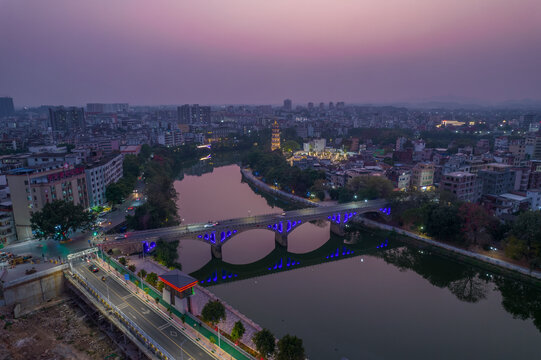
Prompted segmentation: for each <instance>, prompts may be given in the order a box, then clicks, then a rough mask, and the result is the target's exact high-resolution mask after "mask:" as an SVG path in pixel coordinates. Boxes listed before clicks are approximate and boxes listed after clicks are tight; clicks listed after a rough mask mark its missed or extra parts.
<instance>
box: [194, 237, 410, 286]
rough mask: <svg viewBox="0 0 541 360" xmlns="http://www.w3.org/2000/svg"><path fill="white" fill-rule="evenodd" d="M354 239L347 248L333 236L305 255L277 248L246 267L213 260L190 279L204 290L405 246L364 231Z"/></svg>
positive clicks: (338, 238) (399, 242) (396, 241)
mask: <svg viewBox="0 0 541 360" xmlns="http://www.w3.org/2000/svg"><path fill="white" fill-rule="evenodd" d="M353 237H354V238H355V239H354V241H353V242H352V243H348V244H345V243H344V238H343V237H340V236H337V235H334V234H331V237H330V239H329V240H328V241H327V242H326V243H325V244H323V245H322V246H321V247H319V248H318V249H316V250H314V251H311V252H308V253H304V254H293V253H290V252H288V251H287V249H286V248H283V247H280V246H277V247H276V248H275V249H274V250H273V251H272V252H271V253H269V254H268V255H267V256H265V257H264V258H263V259H261V260H258V261H256V262H253V263H251V264H245V265H237V264H229V263H227V262H225V261H222V260H219V259H212V260H211V261H209V262H208V263H207V264H206V265H205V266H204V267H203V268H201V269H199V270H198V271H195V272H193V273H191V274H190V275H191V276H193V277H195V278H196V279H198V280H199V282H200V284H201V285H202V286H210V285H216V284H221V283H226V282H231V281H237V280H243V279H248V278H251V277H255V276H262V275H269V274H274V273H277V272H283V271H289V270H294V269H298V268H302V267H307V266H314V265H318V264H322V263H327V262H331V261H339V260H343V259H349V258H353V257H359V256H362V255H371V254H375V253H376V252H382V251H385V250H387V249H390V248H394V247H397V246H402V245H403V243H402V242H401V241H399V240H392V239H388V238H385V237H383V236H382V234H381V233H380V232H372V231H371V230H369V229H366V230H362V231H360V232H358V234H357V235H353Z"/></svg>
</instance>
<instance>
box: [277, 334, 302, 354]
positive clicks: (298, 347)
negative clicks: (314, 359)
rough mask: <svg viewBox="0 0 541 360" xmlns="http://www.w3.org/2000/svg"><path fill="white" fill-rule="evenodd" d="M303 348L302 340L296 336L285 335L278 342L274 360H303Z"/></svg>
mask: <svg viewBox="0 0 541 360" xmlns="http://www.w3.org/2000/svg"><path fill="white" fill-rule="evenodd" d="M304 359H305V354H304V346H303V345H302V340H301V339H299V338H298V337H296V336H293V335H289V334H286V335H284V337H282V338H281V339H280V340H278V354H277V355H276V360H304Z"/></svg>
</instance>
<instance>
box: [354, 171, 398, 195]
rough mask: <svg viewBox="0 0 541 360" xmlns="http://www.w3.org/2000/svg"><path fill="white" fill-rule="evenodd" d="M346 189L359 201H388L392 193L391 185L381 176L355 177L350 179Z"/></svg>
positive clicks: (392, 187)
mask: <svg viewBox="0 0 541 360" xmlns="http://www.w3.org/2000/svg"><path fill="white" fill-rule="evenodd" d="M347 187H348V189H349V190H351V191H352V192H353V193H355V194H357V197H358V198H359V199H369V200H372V199H377V198H385V199H388V198H389V197H390V196H391V194H392V193H393V189H394V186H393V183H392V182H391V181H390V180H389V179H387V178H385V177H383V176H356V177H354V178H352V179H351V180H350V181H349V182H348V184H347Z"/></svg>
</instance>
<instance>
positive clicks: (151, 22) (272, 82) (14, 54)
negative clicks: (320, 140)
mask: <svg viewBox="0 0 541 360" xmlns="http://www.w3.org/2000/svg"><path fill="white" fill-rule="evenodd" d="M540 17H541V1H538V0H517V1H506V0H473V1H471V0H457V1H452V2H451V1H448V2H443V1H439V2H435V1H432V0H418V1H416V2H415V4H414V5H411V4H407V3H405V2H403V1H400V0H389V1H387V2H380V1H376V0H366V1H362V2H355V1H346V0H332V1H331V0H312V1H308V0H297V1H286V0H277V1H274V2H254V1H250V0H231V1H228V2H223V1H219V0H202V1H199V2H186V3H180V2H176V1H172V0H159V1H155V2H152V3H148V2H144V1H140V0H133V1H128V0H117V1H115V2H110V1H105V0H93V1H85V2H73V1H70V0H50V1H47V2H43V1H37V0H4V1H2V2H1V3H0V32H1V33H2V34H3V36H2V37H1V38H0V49H2V50H3V51H2V57H0V94H1V95H7V96H11V97H13V98H14V102H15V105H16V106H17V107H21V106H39V105H45V104H47V105H55V104H56V105H60V104H65V105H84V104H86V103H91V102H127V103H130V104H134V105H137V104H140V105H160V104H183V103H200V104H281V102H282V101H283V99H285V98H291V99H292V100H293V103H294V104H306V103H307V102H309V101H312V102H314V103H319V102H321V101H323V102H325V103H327V102H329V101H335V102H336V101H345V102H346V103H350V104H351V103H360V104H383V105H384V104H392V103H413V104H415V103H423V102H451V103H465V104H475V105H488V106H490V105H497V104H500V103H502V102H507V101H513V102H522V101H524V100H533V101H534V102H539V101H540V100H541V71H539V64H541V47H540V46H539V44H541V22H539V21H538V20H539V18H540Z"/></svg>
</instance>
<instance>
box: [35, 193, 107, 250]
mask: <svg viewBox="0 0 541 360" xmlns="http://www.w3.org/2000/svg"><path fill="white" fill-rule="evenodd" d="M95 222H96V214H94V213H93V212H87V211H85V209H84V207H83V206H82V205H75V204H74V203H72V202H68V201H63V200H55V201H53V202H50V203H47V204H45V206H44V207H43V209H41V210H40V211H37V212H34V213H32V216H31V217H30V224H31V227H32V231H33V232H34V233H35V236H36V237H37V238H39V239H48V238H53V239H54V240H67V239H68V234H69V232H72V231H76V230H85V231H87V230H91V229H92V227H93V226H94V224H95Z"/></svg>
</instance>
